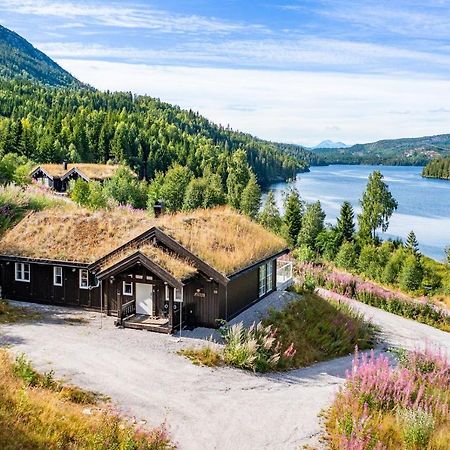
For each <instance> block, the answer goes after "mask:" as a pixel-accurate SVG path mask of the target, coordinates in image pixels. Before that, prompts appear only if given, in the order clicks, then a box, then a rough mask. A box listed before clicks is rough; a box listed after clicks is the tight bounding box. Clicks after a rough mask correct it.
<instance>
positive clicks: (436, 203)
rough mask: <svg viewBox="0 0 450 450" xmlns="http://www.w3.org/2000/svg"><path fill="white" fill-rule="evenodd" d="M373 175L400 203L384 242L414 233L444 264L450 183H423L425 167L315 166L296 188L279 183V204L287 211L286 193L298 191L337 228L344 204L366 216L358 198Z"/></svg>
mask: <svg viewBox="0 0 450 450" xmlns="http://www.w3.org/2000/svg"><path fill="white" fill-rule="evenodd" d="M374 170H380V171H381V173H382V174H383V175H384V178H385V181H386V183H387V184H388V185H389V189H390V191H391V192H392V194H393V196H394V197H395V199H396V200H397V202H398V209H397V211H396V212H394V214H393V215H392V217H391V220H390V226H389V229H388V233H386V234H384V235H383V236H384V237H400V238H402V239H405V238H406V235H407V234H408V233H409V231H411V230H414V232H415V233H416V236H417V239H418V241H419V244H420V249H421V251H422V252H423V253H424V254H425V255H428V256H430V257H432V258H434V259H437V260H441V261H442V260H443V259H444V248H445V247H446V246H448V245H450V181H447V180H435V179H427V178H422V177H421V176H420V174H421V172H422V167H406V166H346V165H332V166H326V167H311V172H309V173H301V174H299V175H298V176H297V180H296V181H295V182H292V183H275V184H272V185H270V186H269V189H270V190H272V191H274V194H275V197H276V199H277V204H278V205H279V207H280V208H281V207H282V201H283V200H282V199H283V192H285V191H286V190H287V189H288V187H290V186H295V187H296V188H297V189H298V191H299V192H300V195H301V197H302V199H303V200H306V201H307V202H313V201H315V200H320V202H321V203H322V207H323V209H324V211H325V212H326V214H327V218H326V221H327V222H329V223H333V224H334V223H335V222H336V217H337V216H338V215H339V209H340V206H341V203H342V202H343V201H344V200H347V201H349V202H350V203H351V204H352V205H353V207H354V209H355V215H356V214H357V213H359V212H360V211H361V208H360V207H359V199H360V198H361V197H362V193H363V191H364V189H365V186H366V184H367V177H368V176H369V174H370V173H371V172H373V171H374Z"/></svg>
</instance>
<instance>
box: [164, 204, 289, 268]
mask: <svg viewBox="0 0 450 450" xmlns="http://www.w3.org/2000/svg"><path fill="white" fill-rule="evenodd" d="M157 225H158V227H159V228H160V229H162V230H163V231H164V232H165V233H167V234H168V235H170V236H171V237H172V238H174V239H175V240H176V241H177V242H179V243H180V244H181V245H183V246H185V247H186V248H187V249H188V250H190V251H191V252H192V253H194V254H196V255H197V256H198V257H200V258H201V259H202V260H204V261H205V262H207V263H208V264H209V265H211V266H212V267H214V268H215V269H216V270H218V271H220V272H222V273H223V274H226V275H230V274H232V273H233V272H236V271H238V270H239V269H242V268H244V267H246V266H248V265H250V264H252V263H254V262H257V261H259V260H261V259H264V258H265V257H269V256H271V255H273V254H274V253H276V252H278V251H281V250H283V249H284V248H286V246H287V244H286V242H285V241H284V239H282V238H280V237H279V236H276V235H275V234H273V233H271V232H270V231H268V230H266V229H265V228H264V227H262V226H261V225H259V224H257V223H255V222H252V221H251V220H250V219H249V218H247V217H245V216H243V215H241V214H239V213H237V212H235V211H233V210H232V209H231V208H229V207H218V208H212V209H199V210H196V211H193V212H192V213H189V214H187V213H184V214H181V213H178V214H173V215H165V216H162V217H161V218H160V219H159V220H158V224H157Z"/></svg>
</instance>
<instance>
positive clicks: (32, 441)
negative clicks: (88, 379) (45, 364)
mask: <svg viewBox="0 0 450 450" xmlns="http://www.w3.org/2000/svg"><path fill="white" fill-rule="evenodd" d="M0 448H1V449H2V450H16V449H21V450H47V449H68V450H70V449H74V450H75V449H89V450H110V449H115V450H128V449H129V450H134V449H136V450H137V449H139V450H141V449H142V450H165V449H173V448H175V447H174V445H173V444H171V442H170V439H169V437H168V434H167V431H166V429H165V427H164V425H162V426H161V427H157V428H154V429H146V430H145V429H139V430H138V429H137V428H135V427H134V426H133V425H132V424H131V423H129V422H127V421H125V420H124V419H122V418H121V417H119V416H118V415H117V414H115V413H114V412H113V411H112V408H111V407H110V406H109V405H107V404H104V403H99V401H98V396H96V395H94V394H93V393H90V392H88V391H84V390H82V389H80V388H77V387H75V386H65V385H63V384H62V383H61V382H59V381H57V380H55V379H54V377H53V373H52V372H48V373H46V374H40V373H38V372H37V371H36V370H35V369H34V368H33V367H32V365H31V364H30V362H29V361H27V360H26V358H25V357H23V356H19V357H18V358H17V359H16V360H15V361H13V360H12V359H11V357H10V356H9V354H8V353H7V352H6V351H5V350H0Z"/></svg>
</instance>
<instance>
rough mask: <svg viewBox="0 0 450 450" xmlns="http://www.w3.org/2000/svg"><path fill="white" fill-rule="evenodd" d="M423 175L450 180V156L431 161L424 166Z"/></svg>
mask: <svg viewBox="0 0 450 450" xmlns="http://www.w3.org/2000/svg"><path fill="white" fill-rule="evenodd" d="M422 176H423V177H426V178H442V179H445V180H450V156H449V157H447V158H437V159H433V160H432V161H430V162H429V163H428V164H427V165H426V166H425V167H424V168H423V171H422Z"/></svg>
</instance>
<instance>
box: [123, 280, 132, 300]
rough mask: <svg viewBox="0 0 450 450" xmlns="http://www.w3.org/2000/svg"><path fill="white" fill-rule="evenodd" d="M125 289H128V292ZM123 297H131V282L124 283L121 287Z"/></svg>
mask: <svg viewBox="0 0 450 450" xmlns="http://www.w3.org/2000/svg"><path fill="white" fill-rule="evenodd" d="M127 287H129V288H130V291H129V292H128V291H127ZM122 292H123V295H130V296H131V295H133V282H132V281H124V282H123V286H122Z"/></svg>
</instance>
